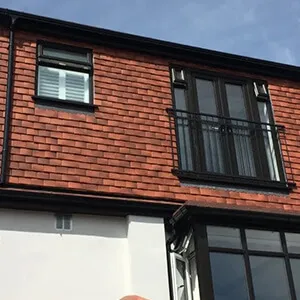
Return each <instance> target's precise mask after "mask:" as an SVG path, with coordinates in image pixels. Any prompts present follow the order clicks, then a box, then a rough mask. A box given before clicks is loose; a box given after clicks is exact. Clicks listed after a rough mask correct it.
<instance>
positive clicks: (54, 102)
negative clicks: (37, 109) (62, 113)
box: [32, 40, 96, 112]
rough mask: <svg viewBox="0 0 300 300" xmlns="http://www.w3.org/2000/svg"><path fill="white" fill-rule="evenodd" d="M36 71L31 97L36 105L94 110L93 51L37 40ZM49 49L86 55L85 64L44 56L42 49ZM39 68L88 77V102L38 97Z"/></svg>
mask: <svg viewBox="0 0 300 300" xmlns="http://www.w3.org/2000/svg"><path fill="white" fill-rule="evenodd" d="M36 45H37V46H36V69H35V95H34V96H32V98H33V100H34V101H35V102H36V103H37V104H41V105H46V106H49V105H50V106H54V107H58V108H60V107H62V108H68V109H74V110H75V111H76V110H79V111H81V110H86V111H90V112H93V111H94V109H95V107H96V106H95V105H94V103H93V99H94V78H93V77H94V76H93V75H94V68H93V51H92V49H88V48H83V47H77V46H73V45H68V44H61V43H54V42H50V41H45V40H38V41H37V44H36ZM45 48H50V49H55V50H63V51H68V52H73V53H75V54H76V53H77V54H84V55H86V62H84V61H79V60H72V59H65V58H59V57H52V56H49V55H45V54H44V53H43V52H44V49H45ZM39 66H46V67H52V68H56V69H61V70H69V71H77V72H81V73H85V74H88V75H89V84H88V88H89V99H88V102H80V101H74V100H72V99H60V98H53V97H48V96H41V95H38V85H39V82H38V72H39Z"/></svg>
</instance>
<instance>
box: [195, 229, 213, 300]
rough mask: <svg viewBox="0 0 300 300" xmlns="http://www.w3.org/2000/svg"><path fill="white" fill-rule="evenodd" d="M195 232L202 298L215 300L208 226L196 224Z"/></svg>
mask: <svg viewBox="0 0 300 300" xmlns="http://www.w3.org/2000/svg"><path fill="white" fill-rule="evenodd" d="M194 232H195V251H196V262H197V273H198V280H199V290H200V294H201V295H200V296H201V297H200V298H201V299H205V300H214V292H213V284H212V274H211V265H210V258H209V249H208V240H207V232H206V226H204V225H201V224H194Z"/></svg>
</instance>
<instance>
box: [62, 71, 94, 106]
mask: <svg viewBox="0 0 300 300" xmlns="http://www.w3.org/2000/svg"><path fill="white" fill-rule="evenodd" d="M87 81H88V74H85V73H80V72H71V71H66V81H65V88H66V99H68V100H73V101H80V102H88V93H87V88H88V87H87Z"/></svg>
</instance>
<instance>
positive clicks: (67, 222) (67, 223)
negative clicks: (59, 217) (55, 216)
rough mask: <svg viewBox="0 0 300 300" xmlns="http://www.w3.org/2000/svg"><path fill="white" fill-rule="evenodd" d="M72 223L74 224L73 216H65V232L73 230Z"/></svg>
mask: <svg viewBox="0 0 300 300" xmlns="http://www.w3.org/2000/svg"><path fill="white" fill-rule="evenodd" d="M71 222H72V218H71V216H64V229H65V230H71Z"/></svg>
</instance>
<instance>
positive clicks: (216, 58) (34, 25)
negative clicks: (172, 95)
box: [0, 8, 300, 80]
mask: <svg viewBox="0 0 300 300" xmlns="http://www.w3.org/2000/svg"><path fill="white" fill-rule="evenodd" d="M7 14H10V15H14V16H17V17H18V18H19V22H18V28H20V29H22V30H27V31H31V32H37V33H43V34H46V35H52V36H56V37H63V38H66V39H67V38H69V39H72V40H76V41H78V42H80V41H81V42H89V43H91V44H98V45H107V46H113V47H117V48H121V49H130V50H135V51H139V52H142V53H148V54H153V55H157V56H161V57H167V58H169V59H180V60H182V61H188V62H198V63H203V64H206V65H209V66H214V67H223V68H226V69H232V70H239V71H245V72H252V73H255V74H261V75H267V76H272V77H278V78H285V79H287V78H289V79H294V80H300V68H299V67H296V66H292V65H287V64H282V63H277V62H271V61H267V60H262V59H256V58H250V57H245V56H240V55H234V54H228V53H223V52H218V51H212V50H207V49H203V48H199V47H192V46H186V45H182V44H178V43H172V42H167V41H162V40H158V39H152V38H147V37H141V36H137V35H133V34H127V33H120V32H117V31H112V30H107V29H101V28H96V27H93V26H87V25H81V24H77V23H73V22H67V21H61V20H57V19H53V18H48V17H42V16H37V15H33V14H28V13H23V12H18V11H13V10H8V9H3V8H0V23H1V18H2V16H1V15H3V18H4V17H5V15H7Z"/></svg>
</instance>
